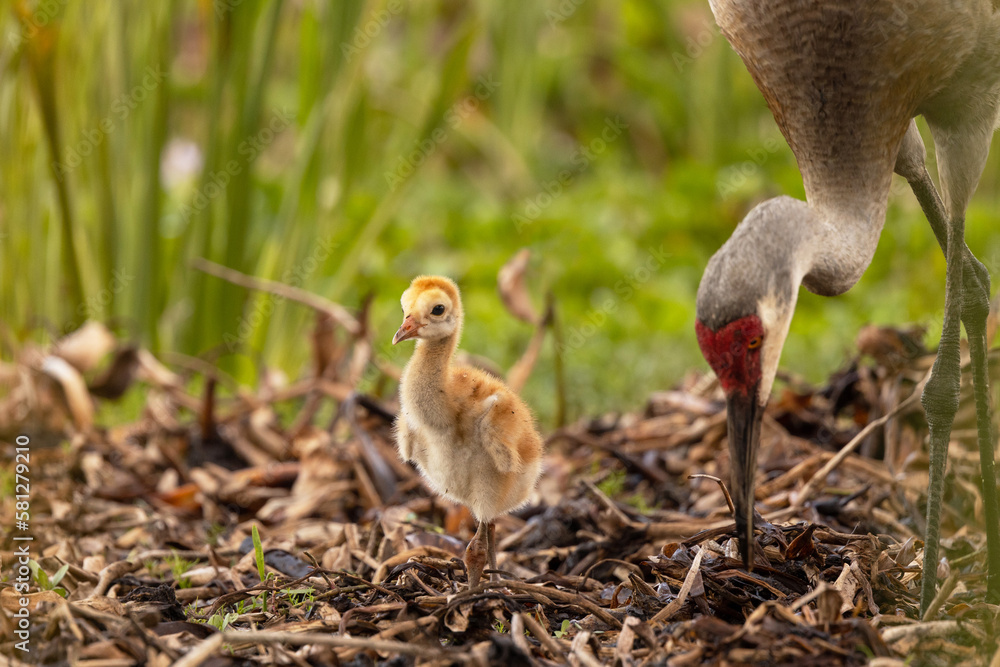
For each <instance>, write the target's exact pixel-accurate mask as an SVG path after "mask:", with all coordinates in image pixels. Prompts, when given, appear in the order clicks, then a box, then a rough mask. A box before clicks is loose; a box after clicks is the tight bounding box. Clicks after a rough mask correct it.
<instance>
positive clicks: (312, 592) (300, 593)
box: [282, 586, 316, 607]
mask: <svg viewBox="0 0 1000 667" xmlns="http://www.w3.org/2000/svg"><path fill="white" fill-rule="evenodd" d="M282 592H283V593H284V594H285V597H287V598H288V604H289V605H291V606H292V607H298V606H299V605H301V604H305V603H306V602H309V603H312V602H315V601H316V589H314V588H312V587H311V586H309V587H306V588H286V589H284V590H283V591H282Z"/></svg>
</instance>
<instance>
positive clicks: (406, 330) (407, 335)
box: [392, 315, 424, 345]
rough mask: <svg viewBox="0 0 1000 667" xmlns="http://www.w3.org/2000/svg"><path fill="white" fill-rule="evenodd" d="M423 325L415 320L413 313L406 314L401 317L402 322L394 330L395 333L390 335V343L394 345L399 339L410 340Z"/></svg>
mask: <svg viewBox="0 0 1000 667" xmlns="http://www.w3.org/2000/svg"><path fill="white" fill-rule="evenodd" d="M423 326H424V325H422V324H420V323H418V322H417V320H416V319H415V318H414V317H413V315H407V316H406V317H405V318H404V319H403V324H401V325H400V327H399V330H398V331H396V335H395V336H393V337H392V344H393V345H395V344H396V343H398V342H399V341H401V340H410V339H411V338H413V337H415V336H416V335H417V333H418V332H419V331H420V329H421V327H423Z"/></svg>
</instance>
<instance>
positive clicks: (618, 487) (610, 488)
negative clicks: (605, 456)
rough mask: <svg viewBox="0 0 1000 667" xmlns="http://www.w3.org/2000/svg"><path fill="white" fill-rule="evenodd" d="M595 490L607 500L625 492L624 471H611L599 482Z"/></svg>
mask: <svg viewBox="0 0 1000 667" xmlns="http://www.w3.org/2000/svg"><path fill="white" fill-rule="evenodd" d="M597 488H598V489H600V490H601V493H603V494H604V495H606V496H607V497H608V498H614V497H616V496H617V495H619V494H620V493H621V492H622V491H624V490H625V471H624V470H622V469H621V468H619V469H617V470H613V471H611V472H610V473H608V476H607V477H605V478H604V479H602V480H601V482H600V483H599V484H598V485H597Z"/></svg>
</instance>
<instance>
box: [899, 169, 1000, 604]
mask: <svg viewBox="0 0 1000 667" xmlns="http://www.w3.org/2000/svg"><path fill="white" fill-rule="evenodd" d="M909 182H910V186H911V187H912V188H913V192H914V194H915V195H916V197H917V200H918V201H919V202H920V206H921V208H922V209H923V211H924V214H925V215H926V216H927V220H928V222H930V224H931V228H932V229H933V230H934V234H935V236H936V237H937V240H938V244H939V245H941V248H942V250H945V253H946V255H947V254H948V252H947V248H948V243H949V238H948V234H949V230H950V228H953V226H950V225H948V223H947V215H946V214H945V212H944V205H943V203H942V201H941V198H940V197H939V196H938V193H937V190H936V188H935V187H934V184H933V182H932V181H931V179H930V176H929V175H928V174H927V171H926V169H924V168H923V167H922V166H921V168H920V170H919V173H918V174H916V175H914V177H912V178H909ZM960 225H961V228H962V235H961V236H957V241H958V244H959V245H960V248H961V251H962V264H963V267H962V303H961V318H962V321H963V322H964V323H965V329H966V332H967V333H968V336H969V352H970V356H971V361H972V378H973V387H974V389H975V397H976V428H977V432H978V444H979V460H980V465H981V470H982V483H983V485H982V486H983V491H982V493H983V508H984V509H983V515H984V520H985V524H986V547H987V553H988V559H989V575H988V579H987V589H986V590H987V592H986V595H987V600H988V601H990V602H993V603H996V602H1000V502H998V497H997V484H996V473H995V469H994V461H993V447H994V442H995V438H994V437H993V429H992V419H991V407H990V393H989V362H988V359H987V351H986V317H987V315H988V314H989V297H990V275H989V271H987V269H986V267H985V266H984V265H983V264H982V263H981V262H980V261H979V260H977V259H976V258H975V257H974V256H973V254H972V251H970V250H969V248H968V246H966V245H965V241H964V221H960ZM951 231H953V232H954V231H955V230H954V229H951ZM949 266H950V264H949ZM950 278H951V276H950V274H949V279H950ZM946 301H947V297H946ZM946 309H947V305H946ZM946 324H947V321H946ZM953 418H954V417H952V419H953ZM949 430H950V427H949ZM932 442H933V439H932ZM946 444H947V443H946ZM931 451H932V457H933V455H934V450H933V447H932V450H931ZM944 456H945V457H946V456H947V450H945V452H944ZM941 465H942V470H941V473H943V465H944V462H943V461H942V463H941ZM932 474H933V458H932ZM941 481H943V477H942V480H941ZM933 488H934V487H933V485H932V490H933ZM932 501H934V502H932ZM931 510H934V511H935V512H936V513H937V515H936V516H935V517H934V519H935V520H934V527H935V530H938V529H939V528H940V495H939V496H937V497H936V498H934V497H933V496H931V495H930V492H929V496H928V529H929V528H930V523H931V520H930V519H931V517H930V513H931ZM927 541H928V543H929V542H930V534H929V533H928V538H927ZM934 542H935V547H934V553H933V554H932V553H931V552H930V550H927V551H925V555H926V556H928V557H927V558H925V560H924V578H923V589H922V591H921V610H926V608H927V606H928V605H929V604H930V602H931V600H932V599H933V597H934V585H935V583H936V579H937V577H936V574H937V568H936V559H937V554H936V551H937V549H936V543H937V539H936V537H935V540H934ZM930 555H933V556H934V561H931V559H930V557H929V556H930Z"/></svg>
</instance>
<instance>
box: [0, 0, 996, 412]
mask: <svg viewBox="0 0 1000 667" xmlns="http://www.w3.org/2000/svg"><path fill="white" fill-rule="evenodd" d="M3 5H4V6H3V9H2V11H0V39H2V42H0V71H2V75H0V257H2V259H0V272H2V284H3V290H2V293H0V304H2V320H3V329H4V330H5V333H6V334H7V336H6V339H5V340H4V344H3V346H2V354H3V356H4V357H6V358H9V357H10V355H12V354H13V351H14V349H15V348H16V347H17V345H18V343H19V342H23V341H25V340H28V339H31V340H40V341H44V340H46V339H50V338H51V337H53V336H56V335H58V334H59V333H60V332H64V331H66V330H69V329H72V328H75V327H76V326H78V325H79V324H80V323H81V322H83V321H84V320H85V319H87V318H89V317H92V318H98V319H103V320H108V321H111V322H114V323H115V324H116V326H117V327H118V328H119V330H120V331H123V332H124V333H125V335H127V336H128V337H129V338H132V339H135V340H137V341H140V342H142V343H144V344H146V345H149V346H151V347H152V348H153V349H154V350H157V351H166V350H176V351H182V352H185V353H188V354H218V353H219V352H220V351H221V352H222V354H221V357H219V359H220V363H222V364H223V365H224V366H225V367H226V368H227V369H229V370H231V371H232V372H233V373H234V374H236V375H237V377H238V378H239V379H240V380H241V381H243V382H246V383H248V384H252V383H254V382H255V380H256V375H257V373H258V372H259V369H260V368H261V367H262V365H265V364H266V365H267V366H269V367H276V368H280V369H282V370H284V371H285V372H286V373H287V374H288V375H289V376H291V377H295V376H297V375H300V374H301V373H303V372H305V370H306V369H307V368H308V364H309V345H308V341H309V333H310V331H311V328H312V324H313V316H312V314H311V313H310V312H309V311H307V310H306V309H304V308H303V307H301V306H298V305H295V304H291V303H288V302H284V303H277V304H276V303H275V302H274V300H273V299H272V298H271V297H268V296H266V295H261V294H259V293H251V292H248V291H247V290H244V289H241V288H237V287H234V286H232V285H229V284H226V283H224V282H222V281H220V280H218V279H216V278H213V277H210V276H206V275H204V274H202V273H200V272H198V271H195V270H193V269H192V268H191V261H192V259H193V258H196V257H205V258H208V259H211V260H213V261H216V262H219V263H221V264H225V265H226V266H229V267H232V268H235V269H238V270H240V271H243V272H246V273H250V274H253V275H256V276H261V277H268V278H273V279H278V280H284V281H286V282H290V283H293V284H297V285H300V286H301V287H303V288H305V289H308V290H310V291H313V292H316V293H318V294H321V295H323V296H326V297H328V298H331V299H333V300H336V301H339V302H341V303H343V304H345V305H347V306H351V307H357V306H358V305H359V304H360V303H361V302H362V300H363V299H364V298H365V296H366V295H368V294H373V295H374V302H373V304H372V325H373V327H374V331H375V335H374V337H375V341H376V352H377V353H380V354H385V355H387V356H388V357H389V358H390V359H392V360H393V361H395V362H396V363H398V364H402V363H404V362H405V360H406V358H407V357H408V355H409V354H410V353H411V348H410V347H409V346H405V345H404V346H400V348H405V349H394V348H392V347H391V346H390V345H389V344H388V341H389V339H390V338H391V336H392V334H393V332H394V331H395V329H396V327H397V326H398V324H399V321H400V319H401V313H400V311H399V306H398V297H399V295H400V293H401V292H402V291H403V289H404V288H405V287H406V285H407V284H408V282H409V280H410V279H411V278H412V277H413V276H414V275H416V274H418V273H444V274H447V275H450V276H452V277H453V278H455V279H456V280H457V281H458V282H459V283H460V285H461V287H462V288H463V291H464V296H465V301H466V309H467V323H466V328H465V335H464V339H463V347H464V348H465V349H467V350H469V351H472V352H475V353H479V354H484V355H486V356H489V357H491V358H493V359H494V360H495V361H497V362H498V363H500V364H501V365H502V366H504V367H507V366H509V365H510V364H511V363H513V361H514V360H516V359H517V358H518V356H519V355H520V353H521V351H522V350H523V348H524V346H525V344H526V342H527V340H528V338H529V337H530V336H531V333H532V331H531V327H530V326H528V325H526V324H524V323H521V322H518V321H516V320H514V319H513V318H512V317H511V316H510V315H508V314H507V313H506V312H505V311H504V310H503V308H502V307H501V306H500V303H499V300H498V298H497V295H496V287H495V285H496V282H495V281H496V273H497V270H498V269H499V267H500V266H501V265H502V264H503V263H504V262H505V261H506V260H507V259H508V258H509V257H510V256H511V255H512V254H513V253H514V252H516V251H517V250H518V249H519V248H521V247H527V248H530V249H531V251H532V260H531V264H530V268H529V272H528V278H529V286H530V289H531V291H532V293H533V295H534V297H535V299H536V303H538V304H540V303H541V301H542V298H543V295H544V293H545V292H546V291H548V290H551V291H552V292H553V293H554V295H555V297H556V300H557V305H558V313H559V318H560V322H561V325H562V328H563V332H564V335H565V337H566V342H567V344H568V347H567V351H566V354H565V365H566V374H567V378H568V400H569V408H570V416H578V415H581V414H593V413H596V412H599V411H602V410H607V409H628V408H636V407H639V406H640V405H641V402H642V400H643V399H644V398H645V397H646V396H647V395H648V394H649V392H651V391H653V390H655V389H659V388H666V387H668V386H670V385H671V384H673V383H675V382H677V381H678V380H679V379H680V378H681V377H682V376H683V374H684V373H685V372H687V371H688V370H691V369H702V368H705V365H704V362H703V361H702V360H701V358H700V355H699V354H698V351H697V346H696V343H695V339H694V335H693V321H694V304H695V292H696V289H697V286H698V281H699V279H700V276H701V271H702V269H703V267H704V265H705V263H706V261H707V260H708V258H709V257H710V256H711V254H712V253H713V252H714V251H715V250H716V249H717V248H718V247H719V246H720V245H721V244H722V243H723V242H724V241H725V239H726V238H727V237H728V236H729V234H730V233H731V232H732V230H733V228H734V227H735V225H736V224H737V222H738V221H739V220H740V219H741V218H742V216H743V214H744V213H745V212H746V211H747V210H749V208H750V207H751V206H752V205H753V204H754V203H756V202H758V201H760V200H762V199H764V198H767V197H771V196H774V195H777V194H781V193H787V194H791V195H793V196H798V197H801V196H802V187H801V180H800V177H799V174H798V171H797V168H796V166H795V163H794V160H793V158H792V156H791V153H790V151H789V150H788V148H787V146H786V145H785V143H784V141H783V140H782V138H781V136H780V134H779V133H778V130H777V128H776V126H775V124H774V122H773V120H772V118H771V115H770V113H769V112H768V111H767V109H766V107H765V105H764V102H763V99H762V98H761V95H760V94H759V93H758V91H757V90H756V88H755V87H754V85H753V82H752V81H751V80H750V77H749V76H748V75H747V73H746V71H745V70H744V68H743V66H742V64H741V63H740V61H739V59H738V58H737V57H736V56H735V54H734V53H733V52H732V51H731V49H730V47H729V45H728V44H727V43H726V41H725V39H724V38H723V37H721V35H720V34H719V33H718V30H717V29H716V27H715V24H714V21H713V20H712V16H711V13H710V11H709V8H708V4H707V2H705V1H704V0H698V1H693V2H689V1H685V0H676V1H667V0H664V1H659V2H654V1H652V0H620V1H619V0H543V1H542V2H538V3H518V4H517V5H516V6H514V5H511V4H510V3H505V2H501V1H499V0H478V1H471V2H466V1H460V0H446V1H426V2H425V1H419V2H404V1H403V0H391V1H388V0H383V1H372V2H364V1H350V0H331V1H329V2H323V1H320V0H285V1H284V2H282V1H279V0H271V1H265V0H261V1H254V0H198V1H195V0H164V1H162V2H154V3H150V2H146V1H145V0H122V1H120V2H67V1H66V0H36V1H34V2H31V1H28V0H5V1H4V2H3ZM997 152H998V151H994V153H993V155H992V156H991V158H990V163H989V166H988V168H987V172H986V174H985V175H984V178H983V182H982V184H981V186H980V188H979V192H978V194H977V196H976V198H975V199H974V201H973V205H972V208H971V210H970V211H969V215H968V238H969V244H970V246H971V247H972V248H973V250H974V251H975V252H976V253H977V254H979V255H980V257H982V258H983V260H984V261H985V262H986V263H987V265H988V266H989V268H990V269H991V270H992V271H993V272H994V274H996V272H997V270H998V269H1000V238H998V236H997V234H995V233H994V232H993V227H992V226H993V225H994V224H995V222H996V215H995V212H996V211H997V210H998V208H1000V157H998V155H997ZM883 236H884V238H883V241H882V243H881V246H880V248H879V251H878V253H877V255H876V257H875V260H874V263H873V265H872V267H871V268H870V269H869V271H868V273H867V274H866V275H865V277H864V279H863V280H862V281H861V283H860V284H859V285H858V286H857V287H856V288H854V289H853V290H852V291H851V292H850V293H848V294H847V295H846V296H843V297H838V298H835V299H825V298H820V297H814V296H812V295H809V294H806V293H803V295H802V297H801V298H800V301H799V306H798V313H797V314H796V317H795V320H794V323H793V325H792V334H791V336H790V337H789V339H788V344H787V345H786V349H785V353H784V358H783V365H784V366H785V367H786V368H788V369H790V370H791V371H793V372H794V373H796V374H799V375H803V376H805V377H807V378H809V379H812V380H816V381H818V380H821V379H822V378H824V377H825V375H826V374H827V373H829V372H830V371H831V370H832V369H834V368H835V367H836V366H838V365H840V364H842V363H844V362H845V360H846V359H847V357H848V356H849V355H850V354H852V350H853V340H854V337H855V335H856V333H857V331H858V328H859V327H860V326H861V325H862V324H864V323H866V322H878V323H893V324H900V323H905V322H914V321H916V322H925V323H928V324H929V325H930V326H931V328H932V329H936V328H937V327H938V326H939V313H940V309H941V304H942V301H943V292H944V290H943V284H944V262H943V259H942V257H941V253H940V252H939V251H938V249H937V247H936V246H935V244H934V241H933V237H932V235H931V234H930V232H929V230H928V228H927V225H926V222H925V221H924V219H923V217H922V216H921V214H920V212H919V209H918V208H917V206H916V204H915V202H914V199H913V197H912V195H911V194H910V193H909V191H908V189H907V188H906V187H905V184H904V183H903V182H902V181H900V180H899V179H898V178H897V180H896V182H895V187H894V189H893V194H892V197H891V201H890V208H889V220H888V222H887V225H886V231H885V233H884V235H883ZM663 253H666V255H667V256H666V257H664V256H663ZM272 311H273V312H272ZM934 335H935V334H934V333H933V332H932V333H931V334H929V336H930V337H931V338H933V337H934ZM930 342H933V340H932V341H930ZM230 349H231V350H232V351H231V352H230ZM553 387H554V381H553V354H552V349H551V342H550V343H549V346H548V347H547V348H546V350H545V351H544V352H543V355H542V358H541V360H540V362H539V367H538V368H537V369H536V372H535V374H534V375H533V376H532V378H531V380H530V382H529V384H528V386H527V388H526V389H525V393H526V395H527V397H528V399H529V401H530V402H531V403H532V404H533V405H534V406H535V408H536V410H537V412H538V413H539V414H540V416H541V417H542V420H543V423H545V424H546V426H549V425H551V416H552V413H553Z"/></svg>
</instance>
